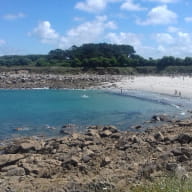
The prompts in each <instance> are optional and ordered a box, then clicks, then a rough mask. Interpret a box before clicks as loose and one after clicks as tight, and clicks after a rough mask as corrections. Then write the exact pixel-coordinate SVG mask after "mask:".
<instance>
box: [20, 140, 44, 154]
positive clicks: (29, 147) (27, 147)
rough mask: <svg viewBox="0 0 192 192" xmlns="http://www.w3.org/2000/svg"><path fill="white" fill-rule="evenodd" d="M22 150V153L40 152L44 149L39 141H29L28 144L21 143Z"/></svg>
mask: <svg viewBox="0 0 192 192" xmlns="http://www.w3.org/2000/svg"><path fill="white" fill-rule="evenodd" d="M20 149H21V151H22V152H30V151H39V150H41V149H42V145H41V143H40V142H39V141H36V140H29V141H28V142H24V143H21V144H20Z"/></svg>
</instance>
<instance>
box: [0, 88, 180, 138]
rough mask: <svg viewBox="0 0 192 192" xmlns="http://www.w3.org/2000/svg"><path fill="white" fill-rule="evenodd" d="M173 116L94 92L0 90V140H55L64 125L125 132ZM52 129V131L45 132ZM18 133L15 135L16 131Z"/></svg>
mask: <svg viewBox="0 0 192 192" xmlns="http://www.w3.org/2000/svg"><path fill="white" fill-rule="evenodd" d="M162 113H166V114H177V113H178V110H177V109H176V108H175V107H172V106H170V105H165V104H161V103H158V102H151V101H147V100H146V99H145V100H142V99H138V98H134V97H129V96H120V95H117V94H113V93H107V92H104V91H98V90H97V91H96V90H0V139H5V138H10V137H16V136H20V135H30V136H31V135H44V136H57V135H59V131H60V129H61V127H62V126H63V125H65V124H75V125H77V127H78V131H83V130H84V129H85V127H87V126H89V125H95V124H96V125H109V124H112V125H116V126H117V127H118V128H120V129H122V130H127V129H128V128H129V127H130V126H131V125H134V124H139V123H142V122H144V121H145V120H149V119H150V118H151V117H152V115H154V114H162ZM49 127H54V128H55V129H53V130H52V129H48V128H49ZM20 128H21V129H22V131H16V129H20Z"/></svg>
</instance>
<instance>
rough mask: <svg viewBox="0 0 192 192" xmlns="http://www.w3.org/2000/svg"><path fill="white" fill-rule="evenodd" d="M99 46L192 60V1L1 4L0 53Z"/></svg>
mask: <svg viewBox="0 0 192 192" xmlns="http://www.w3.org/2000/svg"><path fill="white" fill-rule="evenodd" d="M103 42H105V43H112V44H128V45H132V46H133V47H134V49H135V50H136V53H137V54H139V55H141V56H143V57H145V58H149V57H152V58H160V57H163V56H175V57H182V58H184V57H187V56H189V57H190V56H192V0H38V1H37V0H35V1H34V0H0V55H13V54H17V55H26V54H47V53H48V52H49V51H50V50H54V49H57V48H59V49H68V48H70V47H71V46H72V45H77V46H80V45H82V44H84V43H103Z"/></svg>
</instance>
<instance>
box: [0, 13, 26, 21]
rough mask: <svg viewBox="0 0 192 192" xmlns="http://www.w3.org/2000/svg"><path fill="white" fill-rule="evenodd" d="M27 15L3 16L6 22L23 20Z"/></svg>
mask: <svg viewBox="0 0 192 192" xmlns="http://www.w3.org/2000/svg"><path fill="white" fill-rule="evenodd" d="M24 17H25V14H24V13H16V14H6V15H4V16H3V18H4V19H5V20H16V19H21V18H24Z"/></svg>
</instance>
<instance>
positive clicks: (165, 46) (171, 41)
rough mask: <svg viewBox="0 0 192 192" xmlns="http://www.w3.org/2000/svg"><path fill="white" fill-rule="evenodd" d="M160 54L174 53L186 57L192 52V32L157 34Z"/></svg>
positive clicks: (173, 54)
mask: <svg viewBox="0 0 192 192" xmlns="http://www.w3.org/2000/svg"><path fill="white" fill-rule="evenodd" d="M156 42H157V43H158V45H157V50H158V52H159V53H158V55H159V56H165V55H172V56H177V57H186V56H190V55H191V54H192V34H190V33H184V32H181V31H180V32H177V33H174V34H173V35H170V34H168V33H162V34H156Z"/></svg>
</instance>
